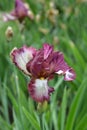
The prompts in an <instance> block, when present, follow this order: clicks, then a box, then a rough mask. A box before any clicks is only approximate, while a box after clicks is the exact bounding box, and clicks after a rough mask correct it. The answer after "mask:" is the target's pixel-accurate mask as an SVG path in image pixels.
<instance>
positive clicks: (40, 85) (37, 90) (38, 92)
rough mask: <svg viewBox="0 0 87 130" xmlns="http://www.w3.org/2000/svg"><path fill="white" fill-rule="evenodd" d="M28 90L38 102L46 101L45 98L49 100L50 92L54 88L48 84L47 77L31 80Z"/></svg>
mask: <svg viewBox="0 0 87 130" xmlns="http://www.w3.org/2000/svg"><path fill="white" fill-rule="evenodd" d="M28 90H29V93H30V95H31V97H32V98H33V99H34V100H35V101H37V102H44V101H45V100H47V101H48V100H49V98H50V93H52V92H53V91H54V89H53V88H51V87H49V86H48V84H47V79H43V80H41V79H36V80H31V82H30V83H29V85H28Z"/></svg>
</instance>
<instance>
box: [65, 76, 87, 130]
mask: <svg viewBox="0 0 87 130" xmlns="http://www.w3.org/2000/svg"><path fill="white" fill-rule="evenodd" d="M86 83H87V79H86V78H85V79H84V81H83V82H82V84H81V86H80V88H79V89H78V91H77V94H76V96H75V97H74V100H73V102H72V104H71V107H70V111H69V115H68V118H67V122H66V128H65V130H72V129H73V127H74V122H75V118H76V115H77V112H78V109H79V107H80V104H81V101H82V99H83V97H84V92H85V90H86V87H87V86H86Z"/></svg>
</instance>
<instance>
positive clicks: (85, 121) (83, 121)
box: [75, 114, 87, 130]
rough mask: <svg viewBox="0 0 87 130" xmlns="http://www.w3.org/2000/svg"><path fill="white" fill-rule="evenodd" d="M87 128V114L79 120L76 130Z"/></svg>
mask: <svg viewBox="0 0 87 130" xmlns="http://www.w3.org/2000/svg"><path fill="white" fill-rule="evenodd" d="M86 129H87V114H86V115H84V117H83V118H82V119H81V121H79V123H78V124H77V125H76V128H75V130H86Z"/></svg>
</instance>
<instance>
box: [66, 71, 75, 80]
mask: <svg viewBox="0 0 87 130" xmlns="http://www.w3.org/2000/svg"><path fill="white" fill-rule="evenodd" d="M75 77H76V75H75V72H74V71H73V70H72V69H69V70H67V71H66V72H65V76H64V80H66V81H72V80H74V79H75Z"/></svg>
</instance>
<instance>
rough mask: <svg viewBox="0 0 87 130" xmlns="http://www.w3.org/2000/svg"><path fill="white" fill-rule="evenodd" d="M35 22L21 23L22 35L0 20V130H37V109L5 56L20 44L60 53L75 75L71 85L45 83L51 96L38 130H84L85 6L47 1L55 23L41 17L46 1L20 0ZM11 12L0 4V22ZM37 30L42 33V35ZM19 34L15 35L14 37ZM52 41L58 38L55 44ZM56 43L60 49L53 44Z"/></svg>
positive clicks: (60, 81) (58, 81)
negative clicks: (52, 8) (47, 45)
mask: <svg viewBox="0 0 87 130" xmlns="http://www.w3.org/2000/svg"><path fill="white" fill-rule="evenodd" d="M26 2H28V3H29V5H30V8H31V10H32V11H33V13H34V15H35V16H36V15H37V14H40V15H41V19H40V21H39V22H37V21H36V20H33V21H31V20H29V19H27V18H26V19H25V25H24V29H23V30H21V28H22V25H21V24H19V22H18V21H9V22H6V23H5V22H3V21H1V19H0V130H40V119H39V116H40V115H39V113H38V111H37V103H35V102H34V101H33V100H32V99H31V98H30V96H29V94H28V90H27V84H28V83H29V79H28V77H26V76H25V75H23V74H22V73H21V72H20V71H19V70H18V69H17V68H16V67H14V65H13V64H12V62H11V60H10V52H11V50H12V49H13V48H14V47H15V46H17V47H21V46H22V45H24V44H26V45H28V46H30V45H32V46H34V47H36V48H40V47H41V46H42V44H43V43H44V42H47V43H50V44H53V45H54V48H55V50H60V51H62V52H63V53H64V56H65V60H66V61H67V62H68V64H69V65H70V66H72V67H73V68H74V69H75V71H76V76H77V77H76V80H75V81H73V82H68V83H67V82H64V81H63V77H58V76H56V77H55V79H54V80H52V81H51V82H50V85H51V86H53V87H54V89H55V92H54V93H53V94H52V95H51V100H50V102H49V104H48V109H47V110H46V112H44V113H43V114H42V124H43V129H44V130H87V94H86V93H87V84H86V83H87V54H86V53H87V11H86V10H87V3H86V2H83V1H82V0H76V1H73V0H68V1H65V0H53V2H54V4H55V9H57V10H58V12H59V14H58V15H57V16H56V23H55V24H54V23H52V21H50V20H49V18H48V17H47V15H46V11H47V10H48V9H49V8H50V7H49V3H50V0H49V1H48V0H42V1H41V2H40V0H36V1H33V0H26ZM13 7H14V1H13V0H12V1H10V2H9V0H4V2H3V1H0V16H1V14H2V12H4V11H6V12H9V11H10V10H11V9H12V8H13ZM8 26H11V27H12V28H13V32H14V35H13V38H12V40H11V41H10V42H8V41H7V39H6V36H5V31H6V29H7V27H8ZM40 28H44V29H48V30H49V31H48V33H47V34H45V33H43V32H42V31H40ZM20 30H21V31H20ZM55 36H56V37H57V38H58V41H57V42H56V41H55V40H54V38H55ZM59 43H60V44H59Z"/></svg>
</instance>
